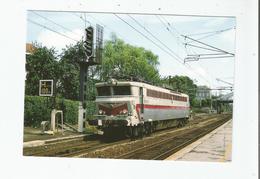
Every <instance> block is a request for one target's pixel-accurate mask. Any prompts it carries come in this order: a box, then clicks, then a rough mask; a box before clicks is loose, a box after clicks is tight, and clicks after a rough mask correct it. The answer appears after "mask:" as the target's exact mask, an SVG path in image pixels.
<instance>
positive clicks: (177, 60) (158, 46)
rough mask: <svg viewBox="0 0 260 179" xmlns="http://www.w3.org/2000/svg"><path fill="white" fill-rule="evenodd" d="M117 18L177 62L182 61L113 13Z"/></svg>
mask: <svg viewBox="0 0 260 179" xmlns="http://www.w3.org/2000/svg"><path fill="white" fill-rule="evenodd" d="M114 15H115V16H116V17H117V18H118V19H120V20H121V21H123V22H124V23H126V24H127V25H128V26H130V27H131V28H132V29H134V30H135V31H136V32H138V33H139V34H140V35H142V36H143V37H144V38H146V39H147V40H149V41H150V42H152V43H153V44H154V45H155V46H157V47H158V48H160V49H161V50H162V51H164V52H165V53H167V54H168V55H170V56H171V57H173V58H174V59H175V60H177V61H178V62H179V63H181V64H182V61H180V60H179V59H178V58H176V57H175V56H173V55H172V54H171V53H169V52H168V51H166V50H165V49H164V48H162V47H161V46H160V45H158V44H157V43H156V42H154V41H153V40H152V39H150V38H149V37H148V36H146V35H145V34H144V33H142V32H141V31H139V30H138V29H137V28H135V27H134V26H132V25H131V24H129V23H128V22H127V21H126V20H124V19H123V18H121V17H120V16H118V15H117V14H114Z"/></svg>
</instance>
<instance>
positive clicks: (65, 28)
mask: <svg viewBox="0 0 260 179" xmlns="http://www.w3.org/2000/svg"><path fill="white" fill-rule="evenodd" d="M30 12H32V13H34V14H35V15H37V16H39V17H41V18H43V19H45V20H47V21H49V22H51V23H53V24H55V25H56V26H59V27H61V28H62V29H64V30H66V31H69V32H71V33H73V34H74V35H77V36H79V37H82V36H81V35H80V34H78V33H75V32H73V31H72V30H71V29H68V28H67V27H65V26H63V25H61V24H58V23H56V22H54V21H53V20H51V19H49V18H47V17H45V16H43V15H41V14H39V13H37V12H35V11H30Z"/></svg>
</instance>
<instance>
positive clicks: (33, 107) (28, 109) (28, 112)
mask: <svg viewBox="0 0 260 179" xmlns="http://www.w3.org/2000/svg"><path fill="white" fill-rule="evenodd" d="M52 105H53V104H52V100H51V99H50V98H47V97H40V96H25V100H24V125H25V126H37V127H39V126H40V125H41V122H42V121H50V119H51V110H52V107H51V106H52ZM78 105H79V102H78V101H71V100H64V99H56V106H55V107H56V109H61V110H63V113H64V122H66V123H69V124H76V123H77V120H78Z"/></svg>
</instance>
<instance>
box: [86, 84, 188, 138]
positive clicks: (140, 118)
mask: <svg viewBox="0 0 260 179" xmlns="http://www.w3.org/2000/svg"><path fill="white" fill-rule="evenodd" d="M96 89H97V97H96V101H95V102H96V105H97V109H98V112H97V114H96V115H94V118H93V119H92V120H89V124H90V125H94V126H97V128H98V129H100V130H102V131H103V132H104V133H105V134H111V133H115V132H121V133H124V134H126V135H128V136H133V137H137V136H142V135H143V134H150V133H152V132H153V131H154V130H158V129H163V128H167V127H173V126H183V125H185V124H186V123H187V122H188V118H189V111H190V104H189V96H188V95H187V94H184V93H179V92H174V91H172V90H170V89H166V88H162V87H158V86H154V85H151V84H148V83H144V82H138V81H117V80H115V79H111V80H109V81H108V82H102V83H97V84H96Z"/></svg>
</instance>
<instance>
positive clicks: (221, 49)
mask: <svg viewBox="0 0 260 179" xmlns="http://www.w3.org/2000/svg"><path fill="white" fill-rule="evenodd" d="M182 36H183V37H184V38H187V39H190V40H193V41H195V42H197V43H200V44H202V45H205V46H207V47H210V48H212V49H215V50H218V51H221V52H224V53H226V54H230V55H233V56H234V55H235V54H233V53H230V52H227V51H225V50H222V49H220V48H217V47H214V46H212V45H209V44H206V43H204V42H201V41H199V40H196V39H193V38H191V37H188V36H186V35H182ZM186 45H188V44H186Z"/></svg>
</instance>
